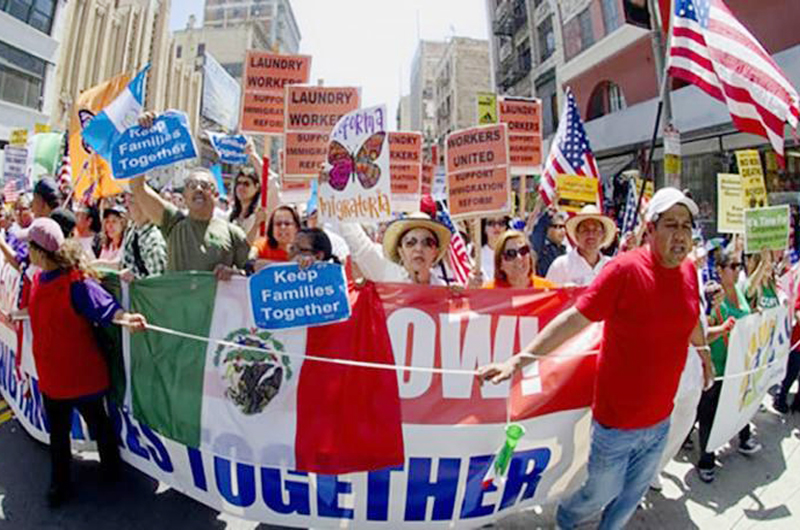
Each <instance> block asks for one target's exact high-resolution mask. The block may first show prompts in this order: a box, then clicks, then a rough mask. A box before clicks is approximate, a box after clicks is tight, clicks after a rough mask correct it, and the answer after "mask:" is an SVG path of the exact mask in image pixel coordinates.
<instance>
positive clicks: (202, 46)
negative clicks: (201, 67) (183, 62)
mask: <svg viewBox="0 0 800 530" xmlns="http://www.w3.org/2000/svg"><path fill="white" fill-rule="evenodd" d="M205 54H206V43H205V42H201V43H200V44H198V45H197V56H198V57H202V56H203V55H205Z"/></svg>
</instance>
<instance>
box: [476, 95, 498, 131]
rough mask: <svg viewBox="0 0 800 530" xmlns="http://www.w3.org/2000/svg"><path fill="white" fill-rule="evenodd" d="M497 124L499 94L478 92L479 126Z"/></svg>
mask: <svg viewBox="0 0 800 530" xmlns="http://www.w3.org/2000/svg"><path fill="white" fill-rule="evenodd" d="M491 123H497V94H495V93H493V92H478V125H489V124H491Z"/></svg>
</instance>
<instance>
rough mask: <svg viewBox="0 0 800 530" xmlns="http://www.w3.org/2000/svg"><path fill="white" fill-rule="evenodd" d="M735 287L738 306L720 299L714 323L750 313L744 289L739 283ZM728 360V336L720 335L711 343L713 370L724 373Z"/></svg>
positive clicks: (720, 322)
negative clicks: (720, 302)
mask: <svg viewBox="0 0 800 530" xmlns="http://www.w3.org/2000/svg"><path fill="white" fill-rule="evenodd" d="M734 288H735V289H736V299H737V300H738V301H739V307H736V306H735V305H734V304H732V303H730V302H729V301H728V298H727V297H726V298H724V299H723V300H722V305H721V306H720V308H719V311H718V312H717V314H716V315H714V316H716V317H717V318H716V320H717V322H716V324H715V325H719V324H722V323H723V322H725V321H726V320H727V319H728V317H733V318H735V319H737V320H738V319H740V318H744V317H746V316H747V315H749V314H750V306H749V305H748V304H747V298H746V297H745V295H744V291H743V290H742V288H741V287H740V286H739V285H736V286H734ZM727 360H728V337H726V336H724V335H723V336H722V337H720V338H718V339H717V340H715V341H714V342H712V343H711V361H712V362H713V363H714V371H715V372H716V373H717V375H722V374H724V373H725V362H726V361H727Z"/></svg>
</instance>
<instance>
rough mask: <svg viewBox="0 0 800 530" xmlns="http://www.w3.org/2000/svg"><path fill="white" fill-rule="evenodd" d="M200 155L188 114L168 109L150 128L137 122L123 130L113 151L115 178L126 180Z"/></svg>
mask: <svg viewBox="0 0 800 530" xmlns="http://www.w3.org/2000/svg"><path fill="white" fill-rule="evenodd" d="M195 157H197V150H196V149H195V146H194V140H193V139H192V134H191V132H190V130H189V123H188V120H187V118H186V114H184V113H183V112H176V111H172V110H170V111H167V112H165V113H164V114H162V115H160V116H159V117H158V118H156V119H155V120H154V122H153V126H152V127H149V128H144V127H140V126H138V125H135V126H133V127H131V128H129V129H127V130H125V132H123V133H122V135H121V136H120V137H119V139H118V140H117V141H116V143H115V144H114V147H113V148H112V153H111V169H112V172H113V174H114V178H118V179H125V178H130V177H135V176H137V175H142V174H144V173H147V172H148V171H150V170H151V169H154V168H157V167H161V166H168V165H171V164H174V163H176V162H180V161H181V160H188V159H192V158H195Z"/></svg>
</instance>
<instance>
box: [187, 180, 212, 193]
mask: <svg viewBox="0 0 800 530" xmlns="http://www.w3.org/2000/svg"><path fill="white" fill-rule="evenodd" d="M197 188H200V189H202V190H204V191H208V190H211V189H213V188H214V184H212V183H211V182H209V181H207V180H187V181H186V189H188V190H195V189H197Z"/></svg>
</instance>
